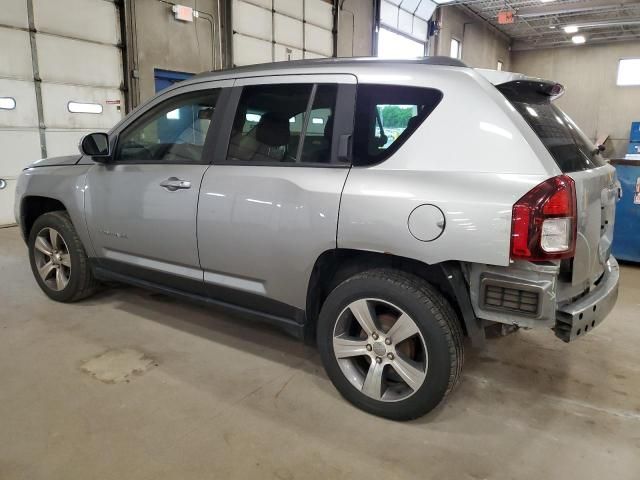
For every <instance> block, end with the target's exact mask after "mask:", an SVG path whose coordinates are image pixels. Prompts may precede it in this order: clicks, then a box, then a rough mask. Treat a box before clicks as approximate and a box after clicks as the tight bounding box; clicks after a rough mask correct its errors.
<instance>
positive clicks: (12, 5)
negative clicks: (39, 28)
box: [0, 0, 29, 28]
mask: <svg viewBox="0 0 640 480" xmlns="http://www.w3.org/2000/svg"><path fill="white" fill-rule="evenodd" d="M0 23H2V24H3V25H10V26H12V27H19V28H29V19H28V17H27V2H25V0H2V9H1V11H0Z"/></svg>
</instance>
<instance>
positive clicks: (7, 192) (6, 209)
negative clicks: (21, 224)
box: [0, 177, 16, 226]
mask: <svg viewBox="0 0 640 480" xmlns="http://www.w3.org/2000/svg"><path fill="white" fill-rule="evenodd" d="M3 178H4V181H5V182H6V183H7V185H6V187H4V188H3V189H2V190H0V226H5V225H12V224H14V223H15V220H14V217H13V199H14V197H15V194H16V180H15V179H14V178H7V177H3Z"/></svg>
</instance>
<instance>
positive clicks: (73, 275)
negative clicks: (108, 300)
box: [28, 211, 97, 302]
mask: <svg viewBox="0 0 640 480" xmlns="http://www.w3.org/2000/svg"><path fill="white" fill-rule="evenodd" d="M28 244H29V260H30V262H31V270H32V271H33V275H34V277H35V279H36V281H37V282H38V285H39V286H40V288H41V289H42V291H43V292H44V293H46V294H47V296H49V297H50V298H52V299H53V300H57V301H59V302H75V301H78V300H81V299H83V298H86V297H87V296H89V295H91V294H92V293H94V292H95V290H96V287H97V282H96V280H95V279H94V277H93V273H92V272H91V269H90V268H89V262H88V259H87V254H86V253H85V251H84V247H83V246H82V242H81V241H80V238H79V237H78V235H77V233H76V231H75V229H74V227H73V224H72V223H71V219H70V218H69V215H68V214H67V213H66V212H62V211H60V212H49V213H45V214H44V215H42V216H40V217H38V219H37V220H36V221H35V222H34V224H33V227H32V228H31V232H30V234H29V242H28Z"/></svg>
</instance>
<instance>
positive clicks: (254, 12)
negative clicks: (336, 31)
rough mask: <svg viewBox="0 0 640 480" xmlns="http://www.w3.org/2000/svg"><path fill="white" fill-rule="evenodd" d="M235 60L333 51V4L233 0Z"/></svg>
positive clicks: (263, 60)
mask: <svg viewBox="0 0 640 480" xmlns="http://www.w3.org/2000/svg"><path fill="white" fill-rule="evenodd" d="M231 16H232V19H233V64H234V65H249V64H254V63H266V62H277V61H283V60H299V59H302V58H321V57H330V56H332V55H333V33H332V31H333V6H332V5H331V3H329V2H326V1H325V0H233V3H232V11H231Z"/></svg>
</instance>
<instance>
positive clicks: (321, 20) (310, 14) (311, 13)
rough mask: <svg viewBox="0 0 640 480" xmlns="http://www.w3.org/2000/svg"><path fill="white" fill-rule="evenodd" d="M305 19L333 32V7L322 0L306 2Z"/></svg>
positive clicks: (308, 0) (307, 0)
mask: <svg viewBox="0 0 640 480" xmlns="http://www.w3.org/2000/svg"><path fill="white" fill-rule="evenodd" d="M304 9H305V12H304V18H305V19H306V20H307V22H311V23H313V24H314V25H319V26H321V27H322V28H326V29H327V30H333V7H332V6H331V4H330V3H327V2H323V1H322V0H306V1H305V2H304Z"/></svg>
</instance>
